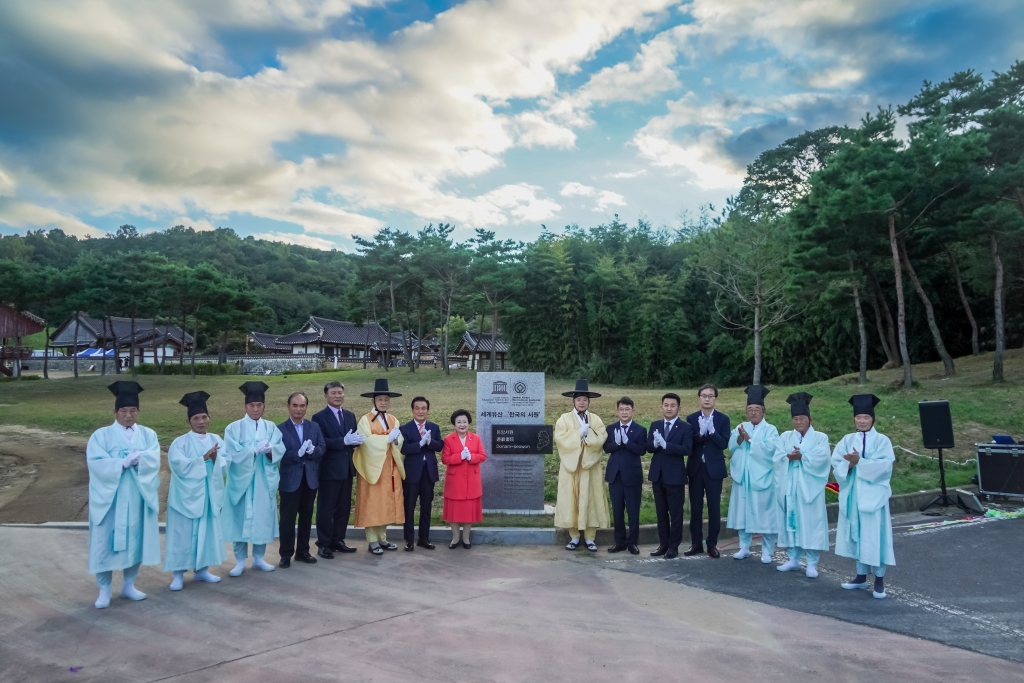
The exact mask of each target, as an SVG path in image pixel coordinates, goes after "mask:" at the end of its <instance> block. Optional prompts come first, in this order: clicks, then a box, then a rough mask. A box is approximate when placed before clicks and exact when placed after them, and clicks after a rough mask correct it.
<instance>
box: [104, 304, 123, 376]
mask: <svg viewBox="0 0 1024 683" xmlns="http://www.w3.org/2000/svg"><path fill="white" fill-rule="evenodd" d="M107 322H109V323H110V339H111V340H112V341H111V345H112V346H113V347H114V374H115V375H120V374H121V344H120V342H119V341H118V339H117V332H116V331H114V321H113V320H111V319H110V316H109V315H108V316H107Z"/></svg>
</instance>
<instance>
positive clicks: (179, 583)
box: [171, 572, 185, 591]
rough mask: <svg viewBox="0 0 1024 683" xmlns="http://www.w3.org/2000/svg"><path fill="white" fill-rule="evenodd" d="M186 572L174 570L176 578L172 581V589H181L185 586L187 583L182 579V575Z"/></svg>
mask: <svg viewBox="0 0 1024 683" xmlns="http://www.w3.org/2000/svg"><path fill="white" fill-rule="evenodd" d="M184 574H185V572H174V580H173V581H171V590H172V591H180V590H181V589H182V588H184V587H185V584H184V582H183V581H182V576H183V575H184Z"/></svg>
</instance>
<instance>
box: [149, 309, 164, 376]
mask: <svg viewBox="0 0 1024 683" xmlns="http://www.w3.org/2000/svg"><path fill="white" fill-rule="evenodd" d="M156 336H157V329H156V318H153V339H152V340H151V341H150V342H149V348H150V350H151V351H152V352H153V374H163V373H161V372H160V361H158V360H157V359H156Z"/></svg>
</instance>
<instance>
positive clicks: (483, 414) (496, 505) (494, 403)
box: [476, 372, 545, 515]
mask: <svg viewBox="0 0 1024 683" xmlns="http://www.w3.org/2000/svg"><path fill="white" fill-rule="evenodd" d="M543 424H544V373H543V372H478V373H477V375H476V431H477V434H479V435H480V438H481V439H482V440H483V442H484V448H486V449H487V460H486V461H485V462H484V463H483V464H482V465H481V466H480V475H481V478H482V479H483V486H484V499H483V506H484V513H495V512H501V513H506V514H532V515H536V514H543V513H544V454H543V451H544V450H545V440H544V437H543V436H539V435H540V434H542V433H543V430H538V436H537V437H534V439H533V440H531V441H530V443H533V444H537V445H536V447H526V448H523V447H522V446H519V447H513V446H512V444H513V443H514V441H515V438H514V437H515V436H516V434H513V432H514V431H517V430H512V429H508V430H506V432H507V435H506V436H504V437H499V438H504V439H506V440H508V439H512V441H507V446H506V447H502V445H501V444H499V446H498V448H497V449H495V440H494V426H495V425H497V426H499V427H512V426H514V425H536V426H538V427H539V426H542V425H543ZM538 437H539V438H538ZM495 450H497V451H498V452H497V453H495ZM529 450H535V451H536V452H524V451H529ZM510 451H512V452H510Z"/></svg>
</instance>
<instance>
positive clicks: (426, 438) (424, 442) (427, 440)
mask: <svg viewBox="0 0 1024 683" xmlns="http://www.w3.org/2000/svg"><path fill="white" fill-rule="evenodd" d="M428 443H430V432H423V438H422V439H420V446H421V447H422V446H426V445H427V444H428Z"/></svg>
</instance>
